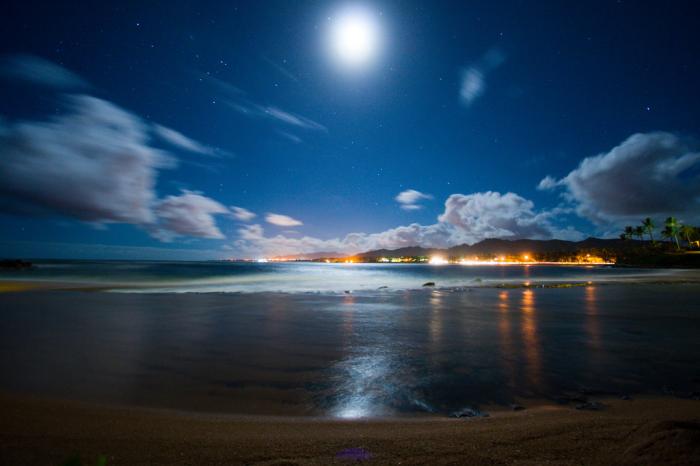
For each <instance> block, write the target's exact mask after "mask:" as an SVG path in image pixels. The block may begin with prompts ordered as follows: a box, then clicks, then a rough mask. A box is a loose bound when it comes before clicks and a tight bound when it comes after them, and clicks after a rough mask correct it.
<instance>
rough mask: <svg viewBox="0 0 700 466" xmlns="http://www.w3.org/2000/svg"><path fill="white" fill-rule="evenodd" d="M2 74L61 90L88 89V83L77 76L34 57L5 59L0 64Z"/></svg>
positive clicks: (19, 56)
mask: <svg viewBox="0 0 700 466" xmlns="http://www.w3.org/2000/svg"><path fill="white" fill-rule="evenodd" d="M0 74H2V75H4V76H6V77H9V78H12V79H19V80H23V81H29V82H32V83H34V84H39V85H42V86H48V87H54V88H59V89H77V88H82V87H88V83H87V82H86V81H85V80H83V78H81V77H80V76H78V75H77V74H75V73H73V72H71V71H69V70H67V69H66V68H64V67H62V66H60V65H57V64H55V63H53V62H50V61H48V60H45V59H43V58H41V57H37V56H34V55H14V56H10V57H7V58H5V59H4V60H3V61H2V62H1V63H0Z"/></svg>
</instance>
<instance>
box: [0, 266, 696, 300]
mask: <svg viewBox="0 0 700 466" xmlns="http://www.w3.org/2000/svg"><path fill="white" fill-rule="evenodd" d="M686 276H690V277H692V278H693V279H698V278H700V274H698V273H697V272H696V271H682V270H668V269H634V268H615V267H610V266H570V265H567V266H559V265H532V266H530V265H527V266H526V265H500V266H497V265H481V266H473V265H445V266H435V265H429V264H324V263H310V262H298V263H251V262H245V263H242V262H136V261H128V262H120V261H43V262H42V261H39V262H36V263H35V267H34V268H32V269H30V270H23V271H17V272H8V271H5V272H2V273H0V279H15V280H39V281H47V282H61V283H76V284H85V285H95V286H99V287H105V288H113V289H114V290H118V291H122V292H123V291H126V292H142V293H149V292H150V293H153V292H156V293H157V292H285V293H300V292H301V293H309V292H323V293H343V292H344V291H346V290H347V291H355V292H357V291H370V292H372V291H375V290H377V289H378V288H380V287H387V288H388V289H389V290H407V289H416V288H420V287H421V286H422V285H423V284H424V283H426V282H435V283H436V285H437V286H438V287H465V286H469V287H476V286H480V287H484V286H486V287H488V286H497V285H501V284H522V283H548V282H588V281H594V282H620V281H622V282H624V281H634V280H640V279H664V280H665V279H676V278H678V277H686ZM383 289H384V288H383Z"/></svg>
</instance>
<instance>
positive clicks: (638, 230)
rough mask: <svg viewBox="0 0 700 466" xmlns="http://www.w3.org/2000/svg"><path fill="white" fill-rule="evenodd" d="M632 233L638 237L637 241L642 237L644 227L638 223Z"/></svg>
mask: <svg viewBox="0 0 700 466" xmlns="http://www.w3.org/2000/svg"><path fill="white" fill-rule="evenodd" d="M634 235H635V236H636V237H637V238H639V241H642V240H643V239H644V227H643V226H641V225H639V226H637V227H636V228H635V229H634Z"/></svg>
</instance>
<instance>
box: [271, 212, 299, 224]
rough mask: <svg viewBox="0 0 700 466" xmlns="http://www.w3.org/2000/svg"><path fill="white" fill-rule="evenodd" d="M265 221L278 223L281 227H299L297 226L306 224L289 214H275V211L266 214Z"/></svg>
mask: <svg viewBox="0 0 700 466" xmlns="http://www.w3.org/2000/svg"><path fill="white" fill-rule="evenodd" d="M265 221H266V222H267V223H270V224H272V225H277V226H280V227H297V226H300V225H303V224H304V223H303V222H302V221H301V220H297V219H295V218H292V217H289V216H287V215H282V214H273V213H269V214H267V215H266V216H265Z"/></svg>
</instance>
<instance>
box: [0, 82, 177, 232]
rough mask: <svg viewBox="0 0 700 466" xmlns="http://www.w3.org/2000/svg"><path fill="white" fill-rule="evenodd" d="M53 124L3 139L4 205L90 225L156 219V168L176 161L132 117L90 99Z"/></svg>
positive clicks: (78, 101) (0, 193) (77, 101)
mask: <svg viewBox="0 0 700 466" xmlns="http://www.w3.org/2000/svg"><path fill="white" fill-rule="evenodd" d="M68 109H69V111H68V112H67V113H65V114H62V115H59V116H56V117H54V118H52V119H50V120H47V121H38V122H21V123H16V124H14V125H9V126H7V127H6V129H5V130H4V131H3V133H2V134H1V135H0V154H1V156H0V159H2V165H3V169H2V170H0V198H2V199H3V201H5V202H3V204H2V206H0V207H5V208H7V207H9V206H13V207H14V208H15V209H16V210H25V211H34V212H48V213H59V214H63V215H67V216H71V217H75V218H78V219H80V220H84V221H90V222H124V223H135V224H147V223H152V222H153V221H154V216H153V212H152V210H151V206H152V204H153V202H154V201H155V191H154V188H155V183H156V177H157V170H158V169H159V168H163V167H169V166H172V165H173V164H174V160H173V159H172V158H171V157H169V156H168V155H167V154H166V153H165V152H162V151H159V150H158V149H155V148H153V147H150V146H149V145H148V128H147V126H146V125H145V124H144V123H143V122H142V121H141V120H140V119H139V118H137V117H135V116H134V115H132V114H130V113H128V112H126V111H124V110H122V109H120V108H119V107H117V106H115V105H113V104H111V103H109V102H107V101H105V100H101V99H97V98H95V97H90V96H86V95H79V96H72V97H70V98H69V99H68Z"/></svg>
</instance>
